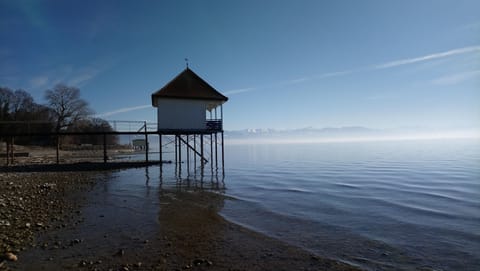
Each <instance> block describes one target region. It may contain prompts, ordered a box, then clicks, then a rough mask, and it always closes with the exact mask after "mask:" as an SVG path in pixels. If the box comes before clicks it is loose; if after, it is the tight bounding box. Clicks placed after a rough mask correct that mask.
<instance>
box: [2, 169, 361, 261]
mask: <svg viewBox="0 0 480 271" xmlns="http://www.w3.org/2000/svg"><path fill="white" fill-rule="evenodd" d="M102 173H104V172H102ZM98 174H100V173H95V172H89V173H79V172H68V173H51V172H49V173H35V174H33V173H0V185H1V187H2V188H3V187H5V186H7V187H8V186H10V187H15V188H13V190H14V191H15V193H17V196H15V198H9V200H11V199H13V200H15V201H18V198H20V197H22V196H21V193H27V192H28V191H31V190H29V188H27V186H28V185H32V189H40V190H41V191H43V190H45V189H47V190H46V192H47V193H45V195H46V196H47V198H50V201H53V202H57V203H58V204H61V207H60V208H58V207H59V206H58V204H57V205H56V206H54V208H52V206H51V205H49V204H48V202H47V205H46V206H45V207H44V209H40V210H42V211H41V212H40V213H42V214H41V217H43V218H44V220H42V222H39V223H41V224H42V225H43V226H41V227H38V228H37V226H36V224H34V225H35V226H33V227H30V228H26V227H25V223H29V222H24V221H22V218H20V219H19V221H16V222H15V223H10V226H0V234H3V235H1V236H4V235H5V231H4V230H5V228H8V230H9V234H10V235H11V236H15V234H16V232H23V231H25V230H26V231H27V232H30V234H31V237H29V238H23V237H21V238H23V239H22V240H23V241H22V240H17V241H18V242H19V245H18V246H17V247H14V249H13V253H15V254H16V255H17V256H18V261H17V262H4V264H3V265H4V266H3V267H0V270H10V269H11V270H42V269H43V270H63V269H66V268H74V269H75V268H78V269H85V270H109V269H110V270H132V269H134V270H175V269H177V270H185V269H192V270H292V269H296V270H298V269H300V270H319V269H321V270H359V269H357V268H355V267H352V266H349V265H347V264H343V263H340V262H338V261H335V260H330V259H326V258H323V257H319V256H318V255H315V254H312V253H310V252H308V251H306V250H303V249H301V248H298V247H294V246H291V245H288V244H286V243H284V242H282V241H280V240H277V239H274V238H270V237H267V236H265V235H263V234H261V233H257V232H254V231H252V230H249V229H247V228H244V227H242V226H240V225H237V224H234V223H232V222H229V221H227V220H226V219H224V218H223V217H221V216H220V215H219V214H218V211H219V209H220V208H221V207H222V206H223V200H224V199H225V198H224V196H223V195H220V194H216V193H212V192H204V191H196V192H195V191H194V192H184V193H175V194H172V193H173V192H172V191H164V192H163V193H165V194H163V195H162V197H161V199H162V202H161V206H162V207H161V208H160V211H159V212H158V221H159V226H158V229H157V230H156V232H154V233H149V234H147V237H148V239H146V238H147V237H145V236H144V235H142V236H141V237H139V236H135V235H134V234H132V235H131V236H130V235H128V236H123V237H120V236H118V235H116V234H117V233H114V232H112V233H109V234H108V236H107V234H104V235H103V236H101V237H103V238H95V236H91V237H90V236H85V238H82V237H83V236H80V237H79V236H78V234H72V233H76V231H78V227H81V225H82V223H90V222H89V221H88V219H89V218H88V217H85V216H84V214H82V213H81V212H80V210H81V209H82V207H84V206H86V205H88V204H89V202H88V200H86V197H87V196H88V193H92V192H91V190H92V189H95V188H94V186H95V183H98V182H101V180H100V181H99V180H98V177H97V176H96V175H98ZM72 176H76V178H72ZM95 178H97V180H96V181H95V180H94V179H95ZM72 179H75V180H76V181H75V182H73V181H72ZM26 180H28V181H27V182H25V181H26ZM47 180H48V182H46V181H47ZM52 180H56V181H52ZM46 183H52V184H53V183H55V185H52V184H50V185H45V184H46ZM19 185H21V186H22V187H18V186H19ZM42 185H43V186H42ZM49 186H50V188H47V187H49ZM42 187H43V188H42ZM0 191H10V189H9V190H3V189H2V190H0ZM42 193H44V192H42ZM70 193H71V196H67V197H66V196H65V195H66V194H70ZM3 194H5V193H4V192H0V198H4V197H5V195H3ZM42 195H43V194H40V196H39V197H38V198H39V199H42V198H44V197H43V196H42ZM7 196H8V194H7ZM82 199H83V200H82ZM4 201H5V200H3V202H4ZM72 201H73V202H72ZM11 203H12V202H10V203H8V204H9V207H10V206H17V205H11ZM32 203H33V202H32ZM12 204H13V203H12ZM25 205H26V204H25ZM13 208H17V207H13ZM24 208H25V207H24ZM2 210H3V208H2ZM28 210H35V209H28V208H27V210H26V213H25V216H28V215H29V214H28ZM37 210H39V209H38V208H37ZM59 214H63V216H65V217H63V216H62V217H60V219H58V218H59ZM0 215H1V216H4V212H3V211H2V213H0ZM39 215H40V214H39ZM52 218H54V219H53V220H52ZM1 219H3V218H0V220H1ZM24 219H25V218H24ZM85 219H87V221H85ZM99 219H100V218H99ZM105 219H108V214H105ZM34 223H35V222H34ZM31 226H32V225H31ZM98 234H101V233H98ZM92 235H94V234H92ZM4 237H5V236H4ZM9 238H11V237H9ZM14 238H15V237H13V239H14ZM102 239H103V240H102ZM9 240H10V239H9ZM26 240H27V241H29V242H30V243H29V242H24V241H26ZM4 242H5V238H3V240H2V239H1V238H0V244H2V243H4ZM108 242H110V243H111V244H115V245H105V243H108ZM32 245H33V246H32ZM23 248H24V250H22V249H23ZM0 249H2V251H0V252H1V254H0V255H4V254H5V253H6V252H7V251H6V249H5V247H4V246H1V245H0Z"/></svg>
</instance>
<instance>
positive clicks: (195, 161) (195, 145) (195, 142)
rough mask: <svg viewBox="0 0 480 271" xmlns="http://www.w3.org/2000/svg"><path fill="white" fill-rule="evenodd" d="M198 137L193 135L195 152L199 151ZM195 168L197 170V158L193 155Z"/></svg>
mask: <svg viewBox="0 0 480 271" xmlns="http://www.w3.org/2000/svg"><path fill="white" fill-rule="evenodd" d="M196 138H197V135H195V134H193V150H194V151H196V150H197V140H196ZM193 168H194V169H196V168H197V156H196V155H195V153H194V155H193Z"/></svg>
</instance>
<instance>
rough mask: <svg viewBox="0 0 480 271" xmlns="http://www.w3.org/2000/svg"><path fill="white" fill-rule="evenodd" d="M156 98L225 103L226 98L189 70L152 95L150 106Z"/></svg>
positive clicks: (154, 104)
mask: <svg viewBox="0 0 480 271" xmlns="http://www.w3.org/2000/svg"><path fill="white" fill-rule="evenodd" d="M156 97H161V98H176V99H198V100H213V101H221V102H226V101H227V100H228V98H227V97H225V96H223V95H222V94H221V93H220V92H218V91H217V90H216V89H214V88H213V87H212V86H210V85H209V84H208V83H207V82H205V81H204V80H203V79H202V78H200V76H198V75H197V74H195V73H194V72H193V71H192V70H190V69H189V68H186V69H185V70H184V71H182V72H181V73H180V74H179V75H177V76H176V77H175V78H173V80H172V81H170V82H169V83H168V84H166V85H165V86H164V87H162V88H161V89H159V90H158V91H156V92H155V93H153V94H152V104H153V106H156V99H155V98H156Z"/></svg>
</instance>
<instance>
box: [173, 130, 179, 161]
mask: <svg viewBox="0 0 480 271" xmlns="http://www.w3.org/2000/svg"><path fill="white" fill-rule="evenodd" d="M177 141H178V138H177V135H175V147H174V148H173V149H174V150H175V165H176V164H177V163H178V152H177Z"/></svg>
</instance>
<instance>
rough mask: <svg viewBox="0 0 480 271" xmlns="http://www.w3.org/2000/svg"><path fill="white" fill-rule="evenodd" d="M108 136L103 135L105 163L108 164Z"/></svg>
mask: <svg viewBox="0 0 480 271" xmlns="http://www.w3.org/2000/svg"><path fill="white" fill-rule="evenodd" d="M107 159H108V157H107V134H103V162H104V163H106V162H107Z"/></svg>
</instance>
